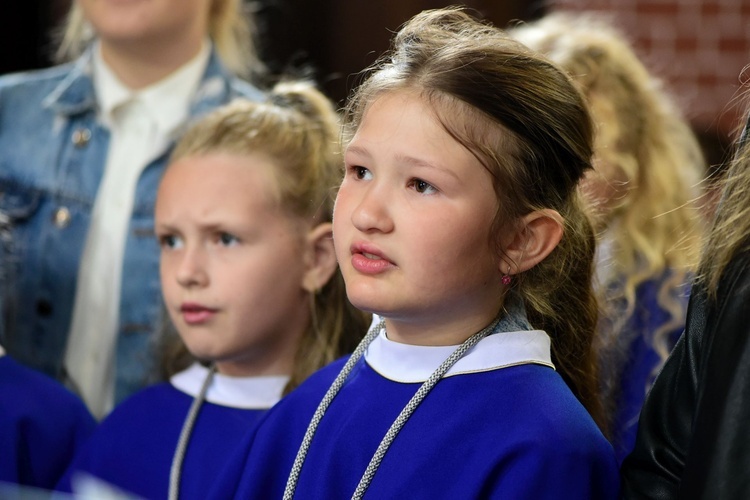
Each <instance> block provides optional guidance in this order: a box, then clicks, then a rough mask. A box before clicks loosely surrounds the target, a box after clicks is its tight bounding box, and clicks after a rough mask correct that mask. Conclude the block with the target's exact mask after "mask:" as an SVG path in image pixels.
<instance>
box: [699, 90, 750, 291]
mask: <svg viewBox="0 0 750 500" xmlns="http://www.w3.org/2000/svg"><path fill="white" fill-rule="evenodd" d="M745 98H746V100H747V102H748V103H750V89H746V93H745ZM719 187H720V188H721V193H722V194H721V200H720V201H719V205H718V208H717V209H716V214H715V217H714V221H713V225H712V226H711V228H710V229H709V231H708V235H707V237H706V238H705V243H704V245H703V249H702V253H701V262H700V266H699V272H700V273H699V280H700V281H701V282H702V285H703V286H704V287H705V288H706V291H707V293H708V296H709V297H710V298H712V299H714V300H715V299H716V298H717V292H718V289H719V282H720V281H721V278H722V276H723V274H724V271H725V270H726V268H727V266H728V265H729V264H730V262H731V261H732V259H733V258H734V257H735V256H736V255H737V254H739V253H741V252H746V251H748V250H749V249H750V106H748V121H747V123H746V125H745V129H744V131H743V134H742V136H741V137H740V140H739V141H738V142H737V146H736V151H735V155H734V158H733V159H732V161H731V162H730V164H729V167H728V170H727V172H726V174H725V175H724V177H723V178H722V179H721V180H720V181H719Z"/></svg>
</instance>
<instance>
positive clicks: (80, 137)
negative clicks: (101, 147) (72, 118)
mask: <svg viewBox="0 0 750 500" xmlns="http://www.w3.org/2000/svg"><path fill="white" fill-rule="evenodd" d="M72 139H73V144H74V145H75V147H77V148H82V147H84V146H85V145H86V144H88V143H89V141H90V140H91V131H90V130H89V129H87V128H79V129H76V130H75V132H73V138H72Z"/></svg>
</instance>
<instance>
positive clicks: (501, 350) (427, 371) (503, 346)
mask: <svg viewBox="0 0 750 500" xmlns="http://www.w3.org/2000/svg"><path fill="white" fill-rule="evenodd" d="M457 347H458V346H420V345H409V344H401V343H398V342H394V341H392V340H389V339H388V337H387V336H386V332H385V328H381V329H380V333H379V334H378V336H377V337H376V338H375V339H374V340H373V341H372V343H371V344H370V345H369V346H368V347H367V350H366V351H365V355H364V358H365V361H366V362H367V364H368V365H369V366H370V367H371V368H372V369H373V370H375V371H376V372H378V373H379V374H380V375H382V376H383V377H385V378H387V379H389V380H392V381H394V382H402V383H417V382H424V381H425V380H427V379H428V378H429V377H430V375H431V374H432V373H433V372H434V371H435V370H436V369H437V367H438V366H440V365H441V364H442V363H443V362H444V361H445V360H446V359H447V358H448V357H449V356H450V355H451V354H452V353H453V352H454V351H455V350H456V348H457ZM522 364H539V365H545V366H549V367H551V368H553V369H554V368H555V366H554V364H553V363H552V357H551V352H550V338H549V336H548V335H547V334H546V333H545V332H544V331H542V330H520V331H510V332H497V331H495V332H493V333H492V334H490V335H488V336H487V337H484V338H483V339H482V340H480V341H479V342H478V343H477V345H475V346H474V347H473V348H472V349H471V350H469V351H468V352H467V353H466V355H464V356H463V357H462V358H461V359H459V360H458V361H457V362H456V363H455V364H454V365H453V366H451V368H450V369H449V370H448V372H447V373H446V374H445V377H451V376H456V375H463V374H467V373H477V372H483V371H490V370H498V369H502V368H507V367H510V366H516V365H522Z"/></svg>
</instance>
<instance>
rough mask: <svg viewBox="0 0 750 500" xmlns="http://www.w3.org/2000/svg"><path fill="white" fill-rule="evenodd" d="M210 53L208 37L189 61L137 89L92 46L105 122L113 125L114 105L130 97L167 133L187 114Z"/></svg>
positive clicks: (97, 86) (95, 82)
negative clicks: (116, 71) (129, 86)
mask: <svg viewBox="0 0 750 500" xmlns="http://www.w3.org/2000/svg"><path fill="white" fill-rule="evenodd" d="M210 56H211V42H210V41H209V40H205V41H204V42H203V44H202V45H201V49H200V51H199V52H198V54H196V55H195V57H193V58H192V59H191V60H190V61H188V62H187V63H185V64H184V65H182V66H181V67H180V68H178V69H176V70H175V71H173V72H172V73H171V74H169V75H168V76H166V77H164V78H162V79H161V80H159V81H158V82H155V83H153V84H151V85H149V86H148V87H145V88H142V89H139V90H138V91H134V90H132V89H130V88H128V87H127V86H126V85H125V84H124V83H122V81H121V80H120V79H119V78H118V77H117V75H115V74H114V72H113V71H112V69H111V68H110V67H109V66H108V65H107V63H106V62H105V61H104V59H103V58H102V55H101V47H100V46H98V45H97V46H96V47H94V50H93V57H92V66H93V77H94V85H95V87H96V95H97V101H98V104H99V109H100V113H101V116H102V118H103V120H104V122H105V123H106V124H107V125H109V126H111V125H112V123H113V112H114V110H115V108H117V107H118V106H121V105H122V104H125V103H126V102H128V101H130V100H134V99H135V100H139V101H141V102H142V104H143V105H144V106H143V107H144V108H145V109H146V110H148V113H149V116H150V117H151V118H152V120H154V122H155V123H156V125H157V127H158V128H159V130H161V131H162V132H163V133H165V134H168V133H170V132H172V131H173V130H174V129H176V128H177V127H178V126H179V125H180V124H181V123H182V122H183V121H184V120H185V118H187V116H188V113H189V107H190V100H191V98H192V96H193V95H194V94H195V92H196V90H197V89H198V86H199V85H200V81H201V78H202V77H203V73H204V72H205V70H206V66H207V65H208V59H209V57H210Z"/></svg>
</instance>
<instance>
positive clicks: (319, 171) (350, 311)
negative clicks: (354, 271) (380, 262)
mask: <svg viewBox="0 0 750 500" xmlns="http://www.w3.org/2000/svg"><path fill="white" fill-rule="evenodd" d="M339 131H340V128H339V117H338V114H337V113H336V111H335V109H334V108H333V106H332V104H331V102H330V101H329V100H328V98H326V97H325V96H324V95H323V94H322V93H321V92H320V91H318V90H316V88H315V87H314V86H313V85H312V84H311V83H309V82H303V81H297V82H282V83H279V84H277V85H276V86H275V87H274V89H273V90H272V92H271V93H270V94H269V97H268V100H267V101H265V102H253V101H248V100H244V99H243V100H236V101H233V102H231V103H230V104H227V105H225V106H223V107H222V108H219V109H217V110H215V111H214V112H212V113H210V114H208V115H206V116H205V117H204V118H202V119H200V120H199V121H198V122H196V123H195V124H194V125H193V126H191V127H190V128H189V129H188V131H187V132H186V133H185V135H184V136H183V137H182V138H181V140H180V141H179V142H178V144H177V146H176V147H175V150H174V152H173V153H172V157H171V159H170V163H174V162H175V161H177V160H179V159H180V158H184V157H186V156H193V155H204V154H208V153H215V152H221V153H230V154H237V155H251V154H257V153H263V154H266V155H268V156H269V157H270V158H272V159H273V160H274V164H275V165H276V167H277V169H278V171H277V172H276V175H275V177H274V178H275V179H276V181H277V187H278V192H277V193H278V200H279V202H280V204H281V206H282V208H284V209H285V210H287V211H288V213H289V214H290V215H291V216H293V217H297V218H299V219H301V220H303V221H309V222H311V223H313V224H320V223H323V222H330V221H331V219H332V215H333V200H334V195H335V187H336V186H337V185H338V184H339V182H340V178H341V155H340V146H339V140H338V138H339ZM311 302H312V307H311V322H310V325H309V327H308V331H307V332H306V333H305V335H304V336H303V338H302V340H301V343H300V345H299V347H298V350H297V356H296V359H295V363H294V372H293V373H292V378H291V380H290V382H289V384H288V386H287V391H289V390H291V389H292V388H294V387H296V386H297V385H298V384H300V383H301V382H302V381H303V380H304V379H305V378H307V376H308V375H310V374H311V373H312V372H313V371H315V370H316V369H318V368H320V367H322V366H324V365H325V364H327V363H329V362H331V361H333V360H334V359H336V358H338V357H339V356H342V355H344V354H346V353H349V352H351V351H352V350H353V349H354V347H356V345H357V343H358V342H359V341H360V340H361V338H362V337H363V336H364V334H365V333H366V331H367V327H368V326H369V323H370V316H369V315H367V314H365V313H363V312H361V311H359V310H357V309H355V308H354V307H353V306H352V305H351V304H350V303H349V301H348V299H347V297H346V289H345V286H344V282H343V278H342V277H341V274H340V272H338V271H336V273H335V274H334V276H333V277H332V278H331V279H330V281H329V282H328V283H327V284H326V285H325V286H324V287H323V288H322V289H321V290H320V291H318V292H317V293H316V294H314V295H313V300H312V301H311ZM183 349H184V348H183ZM170 360H171V361H170ZM174 360H177V361H178V362H177V363H176V364H175V363H174ZM165 361H166V362H167V364H168V366H167V368H166V372H167V373H166V374H169V373H170V372H171V373H174V372H175V371H176V370H178V369H180V368H184V366H185V364H186V362H185V360H184V359H182V360H180V359H179V357H175V355H174V353H169V354H168V355H167V358H166V360H165Z"/></svg>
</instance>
